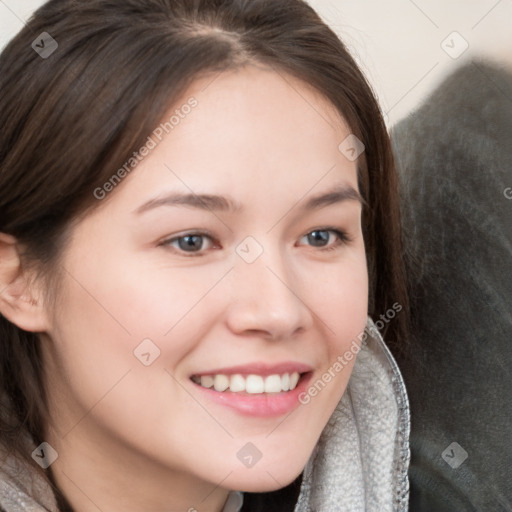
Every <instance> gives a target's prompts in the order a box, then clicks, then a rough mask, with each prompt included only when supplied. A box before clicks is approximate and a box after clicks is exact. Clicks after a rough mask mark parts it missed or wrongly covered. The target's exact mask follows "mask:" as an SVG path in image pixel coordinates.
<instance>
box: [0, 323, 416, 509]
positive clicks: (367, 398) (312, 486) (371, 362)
mask: <svg viewBox="0 0 512 512" xmlns="http://www.w3.org/2000/svg"><path fill="white" fill-rule="evenodd" d="M367 333H368V334H369V336H368V337H367V338H366V340H364V341H363V343H362V344H361V348H360V350H359V353H358V355H357V359H356V363H355V365H354V369H353V371H352V375H351V377H350V380H349V384H348V386H347V389H346V391H345V393H344V394H343V397H342V399H341V400H340V402H339V404H338V406H337V407H336V409H335V411H334V413H333V414H332V415H331V418H330V420H329V422H328V424H327V425H326V427H325V429H324V431H323V432H322V435H321V436H320V439H319V441H318V443H317V445H316V447H315V449H314V451H313V453H312V455H311V457H310V459H309V461H308V463H307V464H306V467H305V468H304V473H303V479H302V485H301V489H300V494H299V497H298V500H297V504H296V506H295V512H338V511H339V512H392V511H393V512H406V511H407V509H408V497H409V480H408V476H407V472H408V468H409V458H410V452H409V428H410V423H409V402H408V399H407V394H406V390H405V386H404V383H403V380H402V376H401V374H400V371H399V370H398V367H397V365H396V363H395V360H394V359H393V357H392V355H391V353H390V351H389V350H388V348H387V347H386V345H385V344H384V341H383V340H382V337H381V335H380V333H379V332H378V330H377V328H376V327H375V324H374V323H373V322H372V321H371V320H370V319H368V325H367ZM340 355H342V354H340ZM313 400H314V398H313ZM34 448H35V445H34ZM237 498H239V497H238V496H235V495H234V494H232V496H231V497H230V503H229V504H226V507H227V508H229V511H230V512H231V510H233V511H236V510H237V509H238V508H239V499H237ZM233 503H236V506H235V507H234V508H232V507H231V505H232V504H233ZM228 505H230V506H229V507H228ZM1 509H3V510H4V511H5V512H57V510H58V509H57V506H56V501H55V497H54V496H53V494H52V492H51V490H50V489H49V488H48V487H47V485H46V484H45V483H44V482H42V481H40V480H39V479H38V478H37V477H35V474H33V473H32V470H31V469H30V468H27V467H22V466H20V464H16V463H15V462H13V460H12V459H8V461H7V462H4V463H3V465H2V467H0V510H1ZM225 511H226V509H225Z"/></svg>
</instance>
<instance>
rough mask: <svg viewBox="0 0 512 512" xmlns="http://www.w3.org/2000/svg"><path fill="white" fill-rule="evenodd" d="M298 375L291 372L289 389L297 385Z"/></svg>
mask: <svg viewBox="0 0 512 512" xmlns="http://www.w3.org/2000/svg"><path fill="white" fill-rule="evenodd" d="M299 377H300V375H299V374H298V373H297V372H293V373H292V374H291V375H290V389H295V388H296V387H297V382H299Z"/></svg>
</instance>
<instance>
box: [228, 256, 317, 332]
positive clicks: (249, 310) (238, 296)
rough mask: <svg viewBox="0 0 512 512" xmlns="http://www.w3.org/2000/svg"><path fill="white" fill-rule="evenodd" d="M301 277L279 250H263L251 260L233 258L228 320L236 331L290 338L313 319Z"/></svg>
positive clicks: (306, 327) (231, 328)
mask: <svg viewBox="0 0 512 512" xmlns="http://www.w3.org/2000/svg"><path fill="white" fill-rule="evenodd" d="M299 282H300V280H299V279H298V278H297V276H295V275H294V272H293V270H292V268H291V267H290V265H288V266H287V265H286V262H285V261H284V257H283V255H282V254H280V253H279V252H277V251H276V252H275V253H273V254H270V252H269V251H267V250H265V251H264V252H263V254H262V255H261V256H260V257H259V258H258V259H257V260H256V261H254V262H252V263H247V262H246V261H244V260H243V259H242V258H238V256H237V258H236V262H235V265H234V269H233V271H232V272H231V296H230V303H229V307H228V312H227V324H228V326H229V328H230V330H231V331H232V332H234V333H236V334H252V335H259V336H262V337H265V338H267V339H275V340H278V339H289V338H291V337H293V336H294V335H296V334H297V333H299V332H302V331H306V330H307V329H308V328H309V327H311V325H312V323H313V314H312V311H311V310H310V307H309V306H308V304H307V302H308V301H307V299H308V297H307V296H305V294H304V292H303V290H302V288H300V287H299V286H298V284H299Z"/></svg>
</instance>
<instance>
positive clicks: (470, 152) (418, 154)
mask: <svg viewBox="0 0 512 512" xmlns="http://www.w3.org/2000/svg"><path fill="white" fill-rule="evenodd" d="M392 139H393V142H394V148H395V153H396V156H397V160H398V165H399V168H400V174H401V182H402V197H403V205H404V212H405V218H404V224H405V229H406V234H407V237H406V239H407V244H408V251H409V257H408V262H409V266H410V267H411V270H412V271H413V272H412V274H411V275H412V296H413V320H414V322H415V323H414V329H413V331H414V333H415V336H413V337H412V338H411V343H410V345H409V348H408V350H407V351H406V352H404V353H403V354H396V357H397V360H398V362H399V365H400V369H401V371H402V373H403V375H404V379H405V383H406V386H407V390H408V393H409V398H410V402H411V418H412V424H411V451H412V458H411V467H410V480H411V496H410V503H411V510H412V512H460V511H465V512H470V511H481V512H498V511H512V401H511V400H510V396H511V394H512V371H511V368H512V347H511V341H512V340H511V338H512V297H511V294H512V200H511V199H507V197H506V192H505V191H506V189H507V188H508V187H512V75H511V74H510V73H509V72H506V71H504V70H503V69H500V68H499V67H497V66H495V65H489V64H486V63H483V62H479V61H475V62H470V63H468V64H467V65H464V66H463V67H462V68H460V69H458V70H456V72H455V73H454V74H453V75H451V76H450V77H448V79H447V80H446V81H445V82H444V83H442V84H441V85H440V86H439V88H438V89H437V90H436V91H435V92H434V93H433V94H432V96H431V97H430V98H429V99H428V100H427V101H426V102H425V103H424V105H423V106H422V107H421V108H420V109H419V110H418V111H417V112H415V113H414V114H413V115H411V116H410V117H409V118H407V119H406V120H404V121H402V122H401V123H399V124H398V125H397V127H396V128H395V129H394V130H393V133H392ZM510 195H512V189H510ZM452 443H457V445H458V446H460V447H461V448H459V447H458V446H457V445H452ZM450 445H451V446H452V448H450V449H448V450H447V448H449V447H450ZM461 449H462V450H464V452H466V453H467V458H466V459H465V460H464V461H462V459H463V458H464V457H465V454H464V452H463V451H462V450H461ZM445 450H447V451H445ZM452 450H453V451H452ZM443 454H444V455H443ZM455 459H457V460H455ZM461 461H462V462H461ZM457 462H461V464H460V465H459V466H458V467H454V466H457V464H456V463H457Z"/></svg>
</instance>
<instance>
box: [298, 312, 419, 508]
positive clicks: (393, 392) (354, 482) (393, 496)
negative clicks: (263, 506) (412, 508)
mask: <svg viewBox="0 0 512 512" xmlns="http://www.w3.org/2000/svg"><path fill="white" fill-rule="evenodd" d="M368 331H369V332H370V334H371V336H370V337H369V338H368V340H367V342H365V343H364V344H363V345H362V350H361V351H360V352H359V354H358V356H357V360H356V364H355V365H354V369H353V373H352V375H351V377H350V381H349V385H348V387H347V390H346V392H345V394H344V395H343V398H342V399H341V401H340V403H339V404H338V407H337V408H336V410H335V412H334V413H333V415H332V416H331V419H330V421H329V423H328V424H327V426H326V428H325V429H324V432H323V433H322V436H321V437H320V440H319V442H318V444H317V447H316V449H315V452H314V453H313V455H312V457H311V459H310V461H309V463H308V465H307V466H306V469H305V471H304V478H303V482H302V488H301V494H300V496H299V500H298V503H297V506H296V507H295V512H391V511H396V512H405V511H406V510H407V507H408V493H409V481H408V477H407V470H408V466H409V403H408V400H407V394H406V391H405V387H404V384H403V380H402V377H401V375H400V372H399V370H398V368H397V366H396V363H395V361H394V359H393V357H392V356H391V354H390V352H389V350H388V348H387V347H386V345H385V344H384V342H383V340H382V338H381V336H380V333H379V332H378V330H377V328H376V327H375V325H374V324H373V322H371V321H369V322H368Z"/></svg>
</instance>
